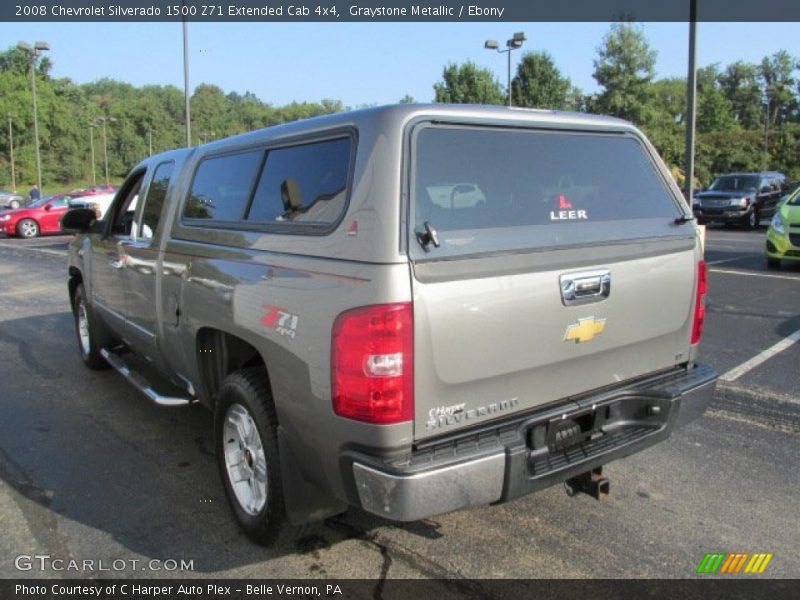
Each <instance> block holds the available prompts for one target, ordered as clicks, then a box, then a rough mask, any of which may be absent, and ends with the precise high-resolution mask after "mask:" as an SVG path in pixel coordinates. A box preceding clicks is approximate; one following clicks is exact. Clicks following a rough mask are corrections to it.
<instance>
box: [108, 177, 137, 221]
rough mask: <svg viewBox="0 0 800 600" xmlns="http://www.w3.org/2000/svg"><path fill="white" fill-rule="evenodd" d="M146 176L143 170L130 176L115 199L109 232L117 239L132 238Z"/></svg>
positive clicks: (110, 211) (111, 210)
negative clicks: (135, 216)
mask: <svg viewBox="0 0 800 600" xmlns="http://www.w3.org/2000/svg"><path fill="white" fill-rule="evenodd" d="M144 174H145V171H144V170H142V171H138V172H136V173H134V174H132V175H130V176H129V177H128V179H127V181H125V183H124V184H123V186H122V188H121V189H120V191H119V194H118V195H117V197H116V198H115V199H114V204H113V205H112V206H111V209H110V210H109V213H110V215H111V217H110V220H111V223H110V225H109V229H108V232H109V234H110V235H112V236H115V237H130V236H131V232H132V231H133V221H134V215H135V213H136V205H137V203H138V200H139V191H140V190H141V187H142V180H143V179H144Z"/></svg>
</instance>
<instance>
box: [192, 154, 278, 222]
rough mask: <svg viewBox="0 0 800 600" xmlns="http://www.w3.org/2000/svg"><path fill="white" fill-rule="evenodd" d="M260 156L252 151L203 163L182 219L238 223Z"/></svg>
mask: <svg viewBox="0 0 800 600" xmlns="http://www.w3.org/2000/svg"><path fill="white" fill-rule="evenodd" d="M263 154H264V152H263V150H254V151H250V152H241V153H238V154H228V155H226V156H215V157H211V158H207V159H205V160H203V161H202V162H201V163H200V165H199V166H198V167H197V171H196V172H195V175H194V181H192V190H191V194H190V196H189V199H188V201H187V202H186V206H185V207H184V209H183V216H184V218H187V219H212V220H215V221H240V220H242V219H243V218H244V213H245V210H246V209H247V202H248V200H249V199H250V190H251V188H252V185H253V181H254V180H255V177H256V175H257V174H258V168H259V166H260V164H261V158H262V156H263Z"/></svg>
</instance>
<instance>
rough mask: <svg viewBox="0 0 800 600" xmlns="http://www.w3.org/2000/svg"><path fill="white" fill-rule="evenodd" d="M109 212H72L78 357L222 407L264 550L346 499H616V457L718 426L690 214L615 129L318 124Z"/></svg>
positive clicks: (226, 447)
mask: <svg viewBox="0 0 800 600" xmlns="http://www.w3.org/2000/svg"><path fill="white" fill-rule="evenodd" d="M133 207H135V209H134V208H133ZM95 219H96V215H95V213H94V211H91V210H86V209H77V210H73V211H70V212H69V213H67V215H66V216H65V217H64V220H63V225H64V227H65V228H67V229H70V230H73V231H77V232H79V235H77V236H76V237H75V239H74V241H73V242H72V243H71V246H70V258H69V296H70V301H71V305H72V308H73V312H74V315H75V324H76V332H77V338H78V347H79V349H80V353H81V356H82V358H83V361H84V362H85V364H86V365H87V366H88V367H89V368H93V369H96V368H103V367H106V366H108V365H111V366H112V367H114V368H115V369H116V370H117V371H119V372H120V373H122V374H123V375H124V376H125V377H126V378H127V379H129V380H130V382H132V383H133V384H134V385H135V386H136V387H138V388H139V389H141V390H142V391H143V392H144V394H145V395H146V396H147V397H149V398H150V399H151V400H152V401H154V402H157V403H159V404H161V405H165V406H180V405H186V404H189V403H193V402H200V403H202V404H204V405H205V406H207V407H208V408H210V409H211V410H212V411H213V413H214V416H215V445H216V455H217V459H218V462H219V468H220V473H221V476H222V480H223V483H224V487H225V490H226V493H227V496H228V498H229V501H230V504H231V507H232V510H233V512H234V514H235V516H236V518H237V520H238V521H239V523H240V525H241V526H242V527H243V529H244V530H245V531H246V533H247V534H248V535H249V536H250V537H251V538H252V539H254V540H256V541H258V542H261V543H271V542H274V541H275V540H276V539H278V538H279V537H282V536H284V535H288V534H289V533H291V532H292V531H294V530H295V526H297V525H300V524H304V523H308V522H311V521H315V520H319V519H323V518H325V517H328V516H330V515H333V514H337V513H340V512H342V511H344V510H346V509H347V507H348V506H350V505H354V506H357V507H360V508H362V509H364V510H366V511H369V512H371V513H374V514H376V515H380V516H383V517H386V518H388V519H392V520H396V521H411V520H417V519H422V518H425V517H429V516H432V515H436V514H441V513H445V512H448V511H452V510H456V509H460V508H464V507H468V506H476V505H484V504H492V503H497V502H504V501H508V500H511V499H513V498H516V497H519V496H521V495H523V494H527V493H529V492H532V491H535V490H538V489H541V488H544V487H547V486H550V485H553V484H555V483H559V482H566V483H567V484H568V485H569V489H572V490H573V491H575V490H581V491H588V492H590V493H593V494H595V495H600V494H602V493H604V492H606V491H607V489H608V480H607V479H605V478H604V477H603V476H602V474H601V468H602V466H603V465H605V464H606V463H608V462H610V461H613V460H615V459H618V458H621V457H624V456H627V455H630V454H632V453H635V452H638V451H639V450H642V449H643V448H646V447H648V446H651V445H653V444H655V443H656V442H659V441H661V440H664V439H666V438H667V437H668V436H669V435H670V433H671V431H672V430H673V429H674V428H676V427H678V426H680V425H682V424H684V423H686V422H687V421H690V420H691V419H693V418H696V417H698V416H699V415H701V414H702V413H703V411H704V410H705V409H706V406H707V404H708V401H709V398H710V395H711V392H712V388H713V385H714V382H715V380H716V373H715V372H714V370H713V369H711V368H710V367H708V366H705V365H702V364H699V363H698V362H696V356H697V347H698V342H699V341H700V337H701V333H702V328H703V319H704V315H705V308H704V296H705V293H706V269H705V264H704V262H703V255H702V244H701V239H700V235H699V233H698V229H697V227H696V226H695V223H694V221H693V219H692V215H691V210H690V209H689V207H688V206H686V204H685V202H684V201H683V199H682V196H681V193H680V191H679V190H678V189H677V187H676V186H675V184H674V183H673V182H672V180H671V179H670V176H669V173H668V171H667V170H666V169H665V167H664V165H663V163H662V162H661V160H660V159H659V158H658V156H657V154H656V152H655V151H654V149H653V147H652V146H651V145H650V143H649V142H648V141H647V140H646V139H645V138H644V136H643V135H642V134H641V133H640V132H639V131H638V130H636V129H635V128H634V127H633V126H632V125H630V124H629V123H626V122H623V121H620V120H617V119H611V118H604V117H597V116H591V115H584V114H569V113H557V112H551V111H538V110H515V109H506V108H489V107H471V106H447V105H434V106H390V107H384V108H375V109H369V110H364V111H355V112H347V113H341V114H336V115H330V116H325V117H320V118H315V119H308V120H305V121H300V122H296V123H291V124H286V125H280V126H277V127H271V128H268V129H263V130H260V131H254V132H252V133H247V134H243V135H239V136H236V137H232V138H229V139H225V140H220V141H217V142H214V143H211V144H207V145H204V146H201V147H198V148H192V149H181V150H175V151H171V152H165V153H162V154H158V155H155V156H151V157H149V158H147V159H146V160H144V161H143V162H141V163H140V164H139V165H137V166H136V167H134V168H133V169H132V171H131V172H130V174H129V175H128V177H127V179H126V181H125V183H124V184H123V185H122V187H121V189H120V190H119V192H118V193H117V195H116V198H115V199H114V202H113V204H112V205H111V207H110V209H109V210H108V212H107V213H106V215H105V217H104V218H103V219H102V220H95Z"/></svg>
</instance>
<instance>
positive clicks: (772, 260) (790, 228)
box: [764, 187, 800, 268]
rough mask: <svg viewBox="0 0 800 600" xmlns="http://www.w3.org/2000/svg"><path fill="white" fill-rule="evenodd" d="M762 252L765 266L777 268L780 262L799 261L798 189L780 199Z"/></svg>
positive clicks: (799, 189)
mask: <svg viewBox="0 0 800 600" xmlns="http://www.w3.org/2000/svg"><path fill="white" fill-rule="evenodd" d="M764 252H765V254H766V257H767V266H768V267H770V268H778V267H780V266H781V261H782V260H786V261H800V187H798V188H795V190H794V191H793V192H792V193H791V194H788V195H787V196H786V197H785V198H783V199H781V201H780V203H779V207H778V210H777V212H776V213H775V216H773V217H772V221H771V222H770V224H769V229H767V242H766V247H765V249H764Z"/></svg>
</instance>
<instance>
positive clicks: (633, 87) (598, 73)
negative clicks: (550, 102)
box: [593, 23, 656, 123]
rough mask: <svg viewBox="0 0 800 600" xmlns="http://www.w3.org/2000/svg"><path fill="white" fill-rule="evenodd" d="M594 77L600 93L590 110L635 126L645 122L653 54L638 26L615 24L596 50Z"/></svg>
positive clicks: (649, 93) (651, 78) (653, 60)
mask: <svg viewBox="0 0 800 600" xmlns="http://www.w3.org/2000/svg"><path fill="white" fill-rule="evenodd" d="M598 55H599V56H598V58H597V59H595V61H594V78H595V80H596V81H597V83H598V84H599V85H600V86H602V87H603V88H604V89H603V92H602V93H601V94H600V95H599V96H597V97H596V99H595V102H594V104H593V107H594V108H595V109H597V110H599V111H601V112H604V113H607V114H612V115H615V116H617V117H622V118H623V119H628V120H629V121H633V122H635V123H644V122H645V121H646V119H647V112H648V111H647V103H648V101H649V100H650V97H651V89H650V83H651V82H652V80H653V77H655V63H656V52H655V50H651V49H650V46H649V45H648V43H647V40H646V39H645V37H644V33H643V31H642V29H641V27H636V26H634V25H630V24H627V23H615V24H613V25H612V26H611V31H610V32H609V33H608V35H606V37H605V38H604V40H603V45H602V46H601V47H599V48H598Z"/></svg>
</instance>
